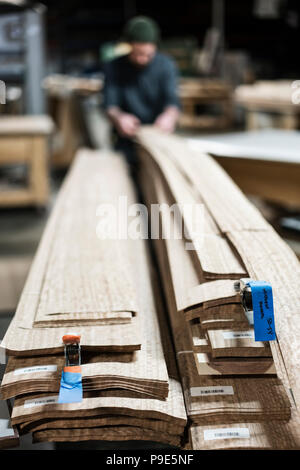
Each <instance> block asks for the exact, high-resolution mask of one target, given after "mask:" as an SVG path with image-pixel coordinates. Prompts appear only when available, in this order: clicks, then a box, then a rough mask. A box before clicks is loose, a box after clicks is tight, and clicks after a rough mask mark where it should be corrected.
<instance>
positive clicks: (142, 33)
mask: <svg viewBox="0 0 300 470" xmlns="http://www.w3.org/2000/svg"><path fill="white" fill-rule="evenodd" d="M124 39H125V40H126V41H128V42H151V43H154V44H157V43H158V42H159V40H160V31H159V27H158V25H157V23H156V22H155V21H154V20H152V19H151V18H148V17H147V16H135V17H134V18H131V20H129V21H128V23H127V24H126V26H125V28H124Z"/></svg>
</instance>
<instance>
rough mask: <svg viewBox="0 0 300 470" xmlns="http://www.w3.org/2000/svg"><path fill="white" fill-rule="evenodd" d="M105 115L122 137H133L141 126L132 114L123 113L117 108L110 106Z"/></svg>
mask: <svg viewBox="0 0 300 470" xmlns="http://www.w3.org/2000/svg"><path fill="white" fill-rule="evenodd" d="M107 114H108V116H109V117H110V119H111V120H112V122H113V123H114V125H115V127H116V129H117V131H118V133H119V134H120V135H121V136H122V137H134V136H135V135H136V133H137V131H138V129H139V127H140V125H141V122H140V120H139V119H138V118H137V117H136V116H134V115H133V114H129V113H124V112H123V111H121V110H120V109H119V108H118V107H116V106H112V107H111V108H109V109H108V110H107Z"/></svg>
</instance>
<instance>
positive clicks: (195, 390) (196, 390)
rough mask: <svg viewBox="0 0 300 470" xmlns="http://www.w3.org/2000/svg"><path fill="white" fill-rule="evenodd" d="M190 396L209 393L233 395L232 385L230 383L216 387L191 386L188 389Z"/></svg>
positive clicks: (203, 395)
mask: <svg viewBox="0 0 300 470" xmlns="http://www.w3.org/2000/svg"><path fill="white" fill-rule="evenodd" d="M190 394H191V397H205V396H209V395H233V394H234V391H233V387H232V386H231V385H225V386H224V387H222V386H219V385H218V386H217V387H192V388H191V389H190Z"/></svg>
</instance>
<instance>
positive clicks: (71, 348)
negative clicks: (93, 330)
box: [62, 335, 81, 367]
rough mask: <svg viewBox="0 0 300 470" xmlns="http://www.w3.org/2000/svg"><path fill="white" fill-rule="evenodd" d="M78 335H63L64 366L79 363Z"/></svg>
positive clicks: (78, 364)
mask: <svg viewBox="0 0 300 470" xmlns="http://www.w3.org/2000/svg"><path fill="white" fill-rule="evenodd" d="M80 338H81V337H80V335H64V336H63V338H62V340H63V343H64V345H65V361H66V364H65V365H66V367H69V366H80V365H81V350H80Z"/></svg>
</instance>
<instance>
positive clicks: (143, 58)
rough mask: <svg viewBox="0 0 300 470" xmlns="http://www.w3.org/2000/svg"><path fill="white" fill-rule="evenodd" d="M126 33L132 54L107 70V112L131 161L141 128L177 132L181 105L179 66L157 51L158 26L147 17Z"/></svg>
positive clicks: (136, 20)
mask: <svg viewBox="0 0 300 470" xmlns="http://www.w3.org/2000/svg"><path fill="white" fill-rule="evenodd" d="M124 33H125V34H124V36H125V37H124V39H125V40H126V41H127V42H128V43H129V44H130V46H131V51H130V52H129V54H128V55H125V56H122V57H119V58H117V59H114V60H112V61H111V62H109V63H108V64H107V66H106V70H105V87H104V108H105V110H106V113H107V115H108V117H109V118H110V120H111V121H112V123H113V125H114V128H115V129H116V131H117V134H118V143H117V146H116V147H117V149H120V150H123V151H124V152H125V153H126V154H127V157H129V160H130V159H134V157H133V145H132V141H131V140H132V139H133V138H134V136H135V135H136V133H137V131H138V129H139V127H140V125H141V124H154V125H155V126H157V127H158V128H160V129H161V130H163V131H165V132H173V131H174V129H175V126H176V123H177V120H178V116H179V109H180V104H179V100H178V97H177V94H176V86H177V83H176V82H177V70H176V67H175V64H174V63H173V61H172V60H171V59H170V58H168V57H167V56H165V55H163V54H161V53H160V52H158V51H157V46H158V43H159V39H160V33H159V28H158V26H157V24H156V23H155V22H154V21H153V20H151V19H150V18H147V17H142V16H140V17H135V18H133V19H131V20H130V21H129V22H128V23H127V25H126V27H125V31H124ZM130 154H131V155H130ZM131 157H132V158H131Z"/></svg>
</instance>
